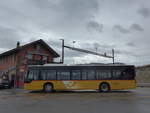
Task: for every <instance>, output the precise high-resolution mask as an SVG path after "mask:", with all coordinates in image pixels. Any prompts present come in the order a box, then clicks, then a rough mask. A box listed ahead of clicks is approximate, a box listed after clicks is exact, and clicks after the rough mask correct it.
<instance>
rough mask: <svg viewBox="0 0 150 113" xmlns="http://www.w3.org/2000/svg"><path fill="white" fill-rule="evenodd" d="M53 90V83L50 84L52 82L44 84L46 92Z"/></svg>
mask: <svg viewBox="0 0 150 113" xmlns="http://www.w3.org/2000/svg"><path fill="white" fill-rule="evenodd" d="M52 91H53V85H52V84H50V83H46V84H45V85H44V92H45V93H50V92H52Z"/></svg>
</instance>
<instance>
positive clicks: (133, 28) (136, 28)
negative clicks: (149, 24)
mask: <svg viewBox="0 0 150 113" xmlns="http://www.w3.org/2000/svg"><path fill="white" fill-rule="evenodd" d="M113 30H114V31H115V30H116V31H119V32H120V33H123V34H128V33H132V32H133V31H138V32H142V31H144V29H143V28H142V27H141V25H139V24H137V23H134V24H131V25H130V27H129V28H124V27H123V26H121V25H114V26H113Z"/></svg>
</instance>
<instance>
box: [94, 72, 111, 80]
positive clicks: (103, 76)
mask: <svg viewBox="0 0 150 113" xmlns="http://www.w3.org/2000/svg"><path fill="white" fill-rule="evenodd" d="M96 77H97V79H98V80H104V79H110V78H111V71H110V70H96Z"/></svg>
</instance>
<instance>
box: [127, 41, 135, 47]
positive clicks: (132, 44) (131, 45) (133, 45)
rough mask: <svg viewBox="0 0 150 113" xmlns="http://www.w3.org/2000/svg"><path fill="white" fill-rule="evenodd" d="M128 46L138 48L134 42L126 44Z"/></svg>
mask: <svg viewBox="0 0 150 113" xmlns="http://www.w3.org/2000/svg"><path fill="white" fill-rule="evenodd" d="M126 45H127V46H129V47H135V46H136V45H135V44H134V43H133V42H129V43H126Z"/></svg>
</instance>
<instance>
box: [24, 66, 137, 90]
mask: <svg viewBox="0 0 150 113" xmlns="http://www.w3.org/2000/svg"><path fill="white" fill-rule="evenodd" d="M24 88H25V89H27V90H43V91H45V92H52V91H54V90H99V91H102V92H108V91H111V90H123V89H132V88H136V81H135V67H134V66H133V65H116V64H107V65H63V64H54V65H53V64H52V65H43V66H30V67H29V69H28V72H27V75H26V79H25V84H24Z"/></svg>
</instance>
